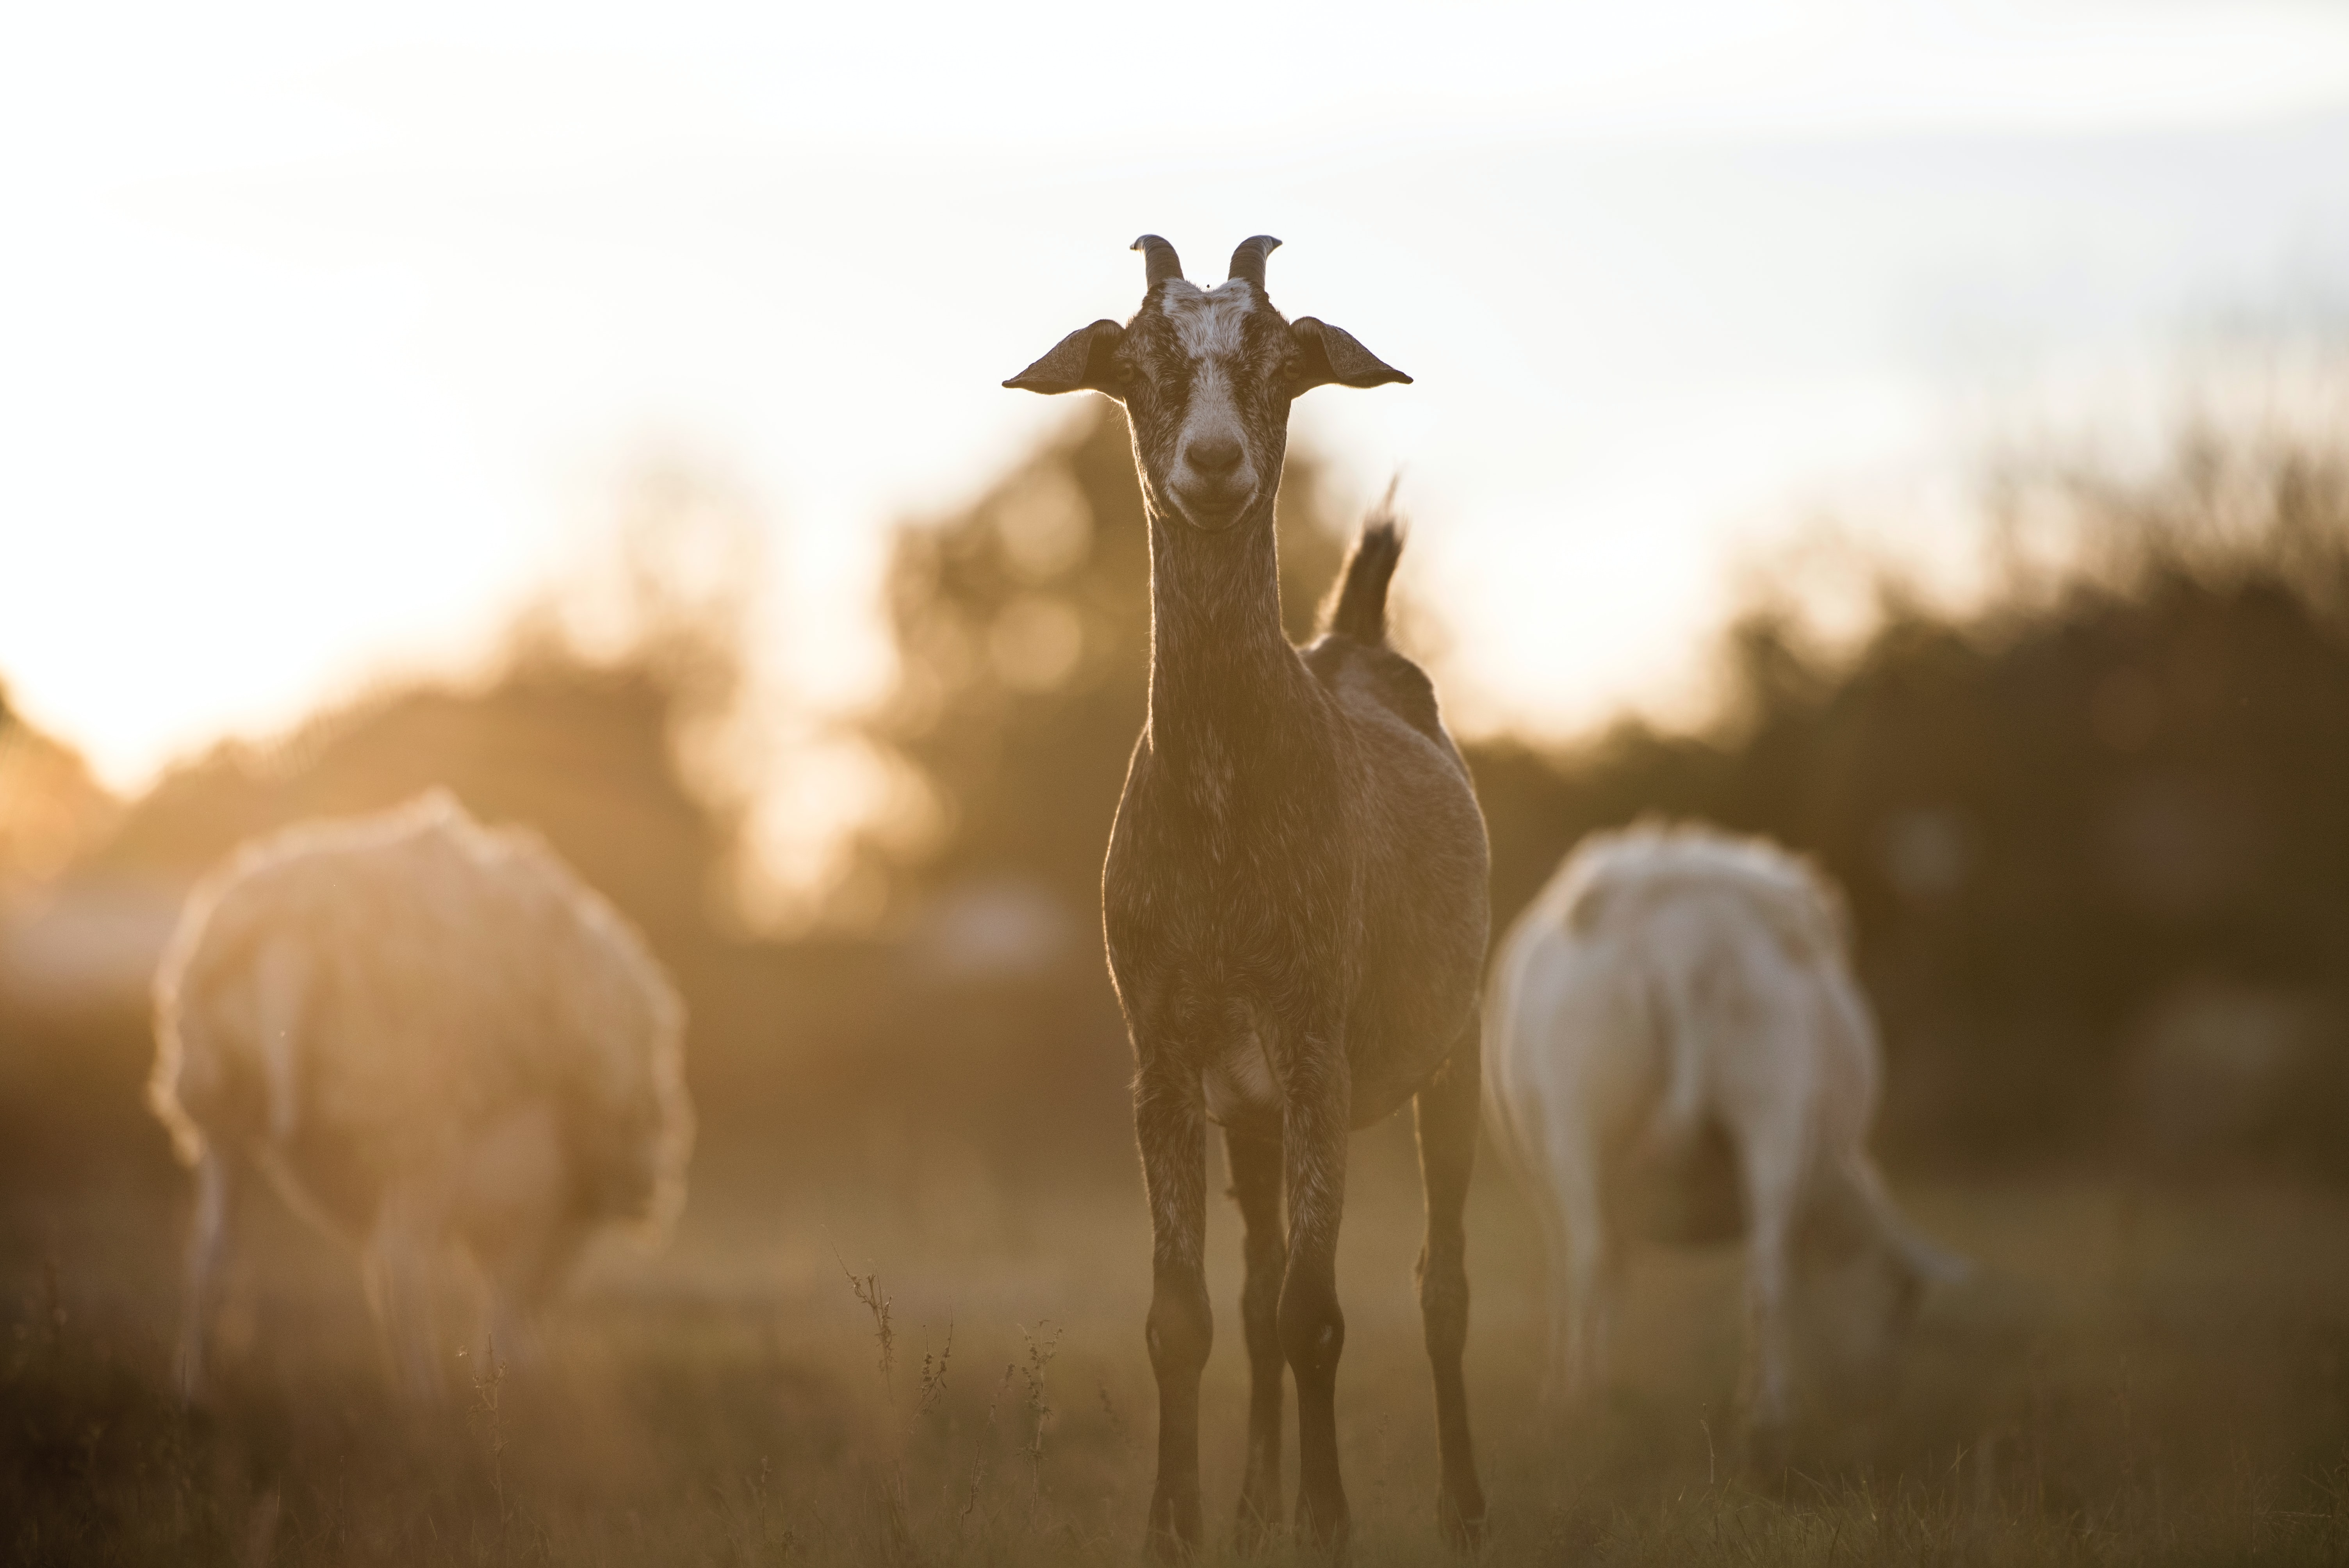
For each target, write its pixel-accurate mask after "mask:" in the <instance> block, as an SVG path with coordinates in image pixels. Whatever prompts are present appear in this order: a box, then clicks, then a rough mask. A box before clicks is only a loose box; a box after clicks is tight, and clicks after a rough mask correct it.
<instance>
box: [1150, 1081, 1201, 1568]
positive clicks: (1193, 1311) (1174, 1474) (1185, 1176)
mask: <svg viewBox="0 0 2349 1568" xmlns="http://www.w3.org/2000/svg"><path fill="white" fill-rule="evenodd" d="M1133 1130H1134V1136H1135V1139H1136V1140H1137V1141H1138V1142H1139V1143H1140V1144H1141V1146H1142V1171H1143V1181H1144V1184H1145V1185H1146V1186H1147V1187H1148V1188H1149V1191H1150V1240H1151V1260H1150V1275H1151V1288H1150V1320H1149V1330H1148V1339H1149V1342H1150V1369H1151V1371H1152V1372H1153V1373H1154V1374H1155V1375H1156V1377H1157V1380H1158V1480H1157V1484H1156V1485H1155V1487H1154V1488H1153V1490H1152V1491H1151V1497H1150V1526H1149V1532H1148V1535H1147V1537H1146V1539H1145V1542H1144V1544H1145V1546H1146V1548H1147V1550H1148V1552H1149V1553H1150V1555H1151V1556H1152V1557H1154V1558H1156V1559H1158V1560H1160V1561H1162V1562H1163V1561H1174V1560H1180V1559H1182V1558H1185V1557H1187V1556H1188V1555H1189V1554H1190V1553H1191V1552H1192V1551H1193V1550H1194V1549H1195V1548H1196V1547H1197V1545H1198V1543H1199V1375H1200V1373H1201V1372H1202V1371H1204V1370H1205V1369H1206V1365H1207V1350H1208V1347H1209V1346H1211V1345H1212V1344H1213V1343H1214V1341H1215V1333H1216V1320H1215V1312H1214V1309H1213V1308H1211V1307H1210V1306H1209V1305H1208V1304H1207V1274H1206V1260H1205V1257H1204V1255H1203V1254H1204V1253H1205V1250H1206V1232H1207V1203H1206V1185H1207V1141H1206V1132H1207V1125H1206V1106H1205V1104H1204V1103H1203V1099H1202V1095H1201V1090H1200V1086H1199V1079H1198V1075H1197V1073H1196V1071H1193V1072H1191V1073H1190V1074H1188V1075H1187V1077H1186V1075H1185V1073H1184V1072H1183V1071H1182V1070H1181V1069H1180V1068H1178V1067H1176V1066H1175V1065H1174V1064H1173V1063H1171V1062H1169V1061H1167V1060H1166V1058H1165V1057H1164V1056H1163V1055H1154V1054H1153V1053H1150V1052H1148V1051H1145V1052H1144V1054H1143V1064H1142V1070H1141V1073H1140V1074H1139V1075H1138V1077H1137V1078H1135V1080H1134V1088H1133Z"/></svg>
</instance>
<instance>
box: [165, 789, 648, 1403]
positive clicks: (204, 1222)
mask: <svg viewBox="0 0 2349 1568" xmlns="http://www.w3.org/2000/svg"><path fill="white" fill-rule="evenodd" d="M154 1001H155V1041H156V1056H155V1069H154V1074H153V1077H152V1078H151V1079H150V1083H149V1088H148V1099H149V1102H150V1104H151V1105H152V1106H153V1108H154V1110H155V1113H156V1115H157V1116H159V1117H160V1118H161V1119H162V1120H163V1122H164V1124H165V1126H167V1127H168V1128H169V1129H170V1130H171V1140H172V1143H173V1144H174V1145H175V1147H176V1148H177V1150H178V1151H179V1155H180V1158H181V1160H182V1161H185V1162H187V1163H188V1164H190V1165H192V1166H193V1167H194V1168H195V1171H196V1209H195V1222H194V1228H193V1234H192V1236H191V1241H190V1243H189V1251H188V1300H187V1317H186V1322H185V1326H184V1330H183V1333H182V1337H181V1348H180V1364H179V1377H180V1383H181V1390H182V1392H183V1393H184V1394H186V1395H187V1396H189V1397H190V1398H194V1397H197V1396H199V1395H200V1394H201V1393H202V1389H203V1386H204V1382H205V1377H206V1371H207V1367H206V1362H207V1358H208V1355H209V1348H210V1343H211V1339H212V1329H213V1322H214V1319H215V1317H216V1316H217V1314H218V1310H219V1306H220V1303H221V1295H222V1271H223V1265H224V1264H225V1262H226V1260H227V1254H228V1251H229V1248H230V1245H231V1224H232V1219H233V1213H234V1210H235V1199H236V1195H237V1192H238V1191H239V1189H240V1187H241V1186H242V1185H243V1181H244V1179H245V1178H246V1176H247V1173H248V1172H249V1171H254V1170H258V1171H263V1172H265V1173H266V1174H267V1175H268V1176H269V1178H270V1179H271V1181H272V1183H273V1184H274V1186H275V1187H276V1188H277V1189H278V1191H280V1192H281V1193H282V1194H283V1195H284V1196H285V1200H286V1202H288V1203H289V1204H290V1205H291V1206H292V1207H293V1208H294V1209H295V1211H296V1212H299V1213H301V1214H302V1215H303V1216H305V1218H306V1219H308V1220H310V1221H312V1222H315V1223H316V1224H317V1225H319V1226H320V1227H322V1228H324V1229H325V1230H326V1231H327V1232H329V1233H332V1234H335V1235H336V1236H339V1237H342V1238H345V1239H347V1240H349V1241H351V1242H354V1243H357V1247H358V1249H359V1254H360V1260H361V1264H362V1267H363V1270H364V1273H365V1277H366V1284H367V1300H368V1303H369V1305H371V1306H372V1307H373V1309H374V1311H375V1315H376V1320H377V1322H378V1326H380V1328H381V1330H382V1332H383V1336H384V1340H385V1344H386V1346H387V1349H388V1353H389V1355H390V1357H391V1360H392V1364H393V1369H394V1372H395V1375H396V1376H397V1377H398V1379H399V1380H400V1382H401V1383H402V1384H403V1385H404V1386H405V1387H406V1388H407V1389H408V1390H409V1392H410V1393H411V1394H412V1395H414V1396H415V1397H417V1398H421V1399H426V1400H430V1399H433V1398H438V1397H439V1396H440V1392H441V1389H442V1383H441V1376H442V1365H441V1362H440V1357H439V1356H438V1353H437V1348H436V1347H437V1345H438V1335H437V1331H436V1326H435V1323H434V1314H433V1298H434V1295H435V1289H434V1282H435V1276H436V1264H439V1263H440V1261H441V1259H442V1258H443V1256H444V1255H445V1253H447V1251H448V1250H449V1247H450V1243H457V1244H460V1245H461V1246H462V1247H463V1249H464V1250H465V1251H466V1252H467V1253H470V1254H471V1257H472V1259H473V1260H474V1262H475V1263H476V1264H478V1265H479V1270H480V1273H481V1277H482V1281H483V1283H484V1284H485V1285H486V1288H487V1296H488V1326H489V1328H490V1330H491V1332H492V1335H493V1336H494V1340H495V1343H496V1345H497V1346H498V1348H499V1351H500V1354H501V1355H504V1354H507V1353H509V1351H512V1352H516V1353H519V1352H523V1351H524V1350H526V1348H527V1346H528V1343H529V1341H528V1337H527V1336H528V1332H529V1320H530V1316H531V1315H532V1313H533V1309H534V1308H535V1307H536V1306H537V1305H538V1304H539V1303H541V1302H542V1301H543V1299H544V1298H545V1297H546V1296H547V1295H548V1294H549V1293H550V1292H551V1291H552V1290H553V1289H554V1287H555V1286H556V1285H558V1284H560V1283H561V1282H562V1280H563V1277H564V1274H566V1272H567V1271H568V1269H569V1267H570V1265H571V1264H572V1263H573V1261H574V1259H575V1258H576V1256H577V1255H578V1253H579V1251H580V1248H581V1246H582V1244H583V1243H585V1241H586V1239H587V1238H588V1236H589V1235H590V1234H591V1233H594V1232H595V1230H596V1229H597V1228H598V1227H599V1226H602V1225H605V1224H607V1223H614V1222H633V1223H634V1224H636V1226H638V1227H639V1228H641V1229H642V1230H643V1231H644V1232H646V1233H647V1234H649V1235H653V1236H658V1235H660V1234H662V1233H665V1232H666V1230H667V1226H668V1225H669V1224H670V1222H672V1221H673V1220H674V1218H675V1216H676V1214H677V1212H678V1209H679V1207H680V1206H681V1205H682V1203H683V1202H684V1194H685V1167H686V1160H687V1156H688V1153H689V1152H690V1150H691V1148H692V1143H693V1114H692V1109H691V1107H690V1105H689V1104H688V1099H687V1097H686V1091H685V1083H684V1077H683V1036H684V1028H685V1009H684V1006H683V1004H682V1003H681V1002H680V1001H679V1000H678V995H677V993H676V991H675V990H674V989H673V988H672V987H671V986H670V985H669V983H668V980H667V977H666V976H665V975H663V974H662V972H661V969H660V966H659V965H658V964H657V962H656V961H655V960H654V958H653V957H652V955H651V954H650V953H649V952H647V949H646V947H645V944H644V942H643V940H642V939H641V938H640V937H639V936H638V935H637V934H636V931H635V930H634V929H633V928H631V927H630V926H629V924H628V923H627V922H626V920H625V919H623V918H622V917H621V916H620V915H619V914H618V913H616V911H614V910H613V908H612V907H611V905H610V904H608V903H605V901H604V899H603V898H602V897H600V896H599V895H597V894H596V893H595V892H594V891H593V890H591V889H590V888H588V887H587V886H586V885H585V883H583V882H581V881H580V880H579V878H578V877H577V876H576V875H575V874H574V873H573V872H572V871H571V870H570V868H569V867H567V866H565V865H564V863H563V861H561V860H559V859H558V858H557V857H556V856H555V854H554V851H551V850H550V849H548V848H547V846H546V845H545V844H544V843H543V842H542V841H540V840H539V839H538V838H536V837H535V836H534V835H533V834H530V833H527V832H523V831H518V830H512V829H499V830H491V829H486V828H483V827H482V826H481V825H480V824H479V823H477V822H475V821H474V820H472V819H471V818H470V817H469V816H467V815H466V814H465V811H464V810H463V809H462V808H461V807H460V806H459V805H458V804H457V802H456V801H455V800H454V799H452V798H450V796H449V795H447V794H446V793H443V792H441V791H438V790H435V791H433V792H431V793H429V794H427V795H424V796H421V797H419V798H418V799H415V800H412V801H410V802H409V803H408V804H407V805H404V806H402V807H399V808H398V809H397V810H391V811H388V812H384V813H382V814H380V815H377V816H373V817H364V818H357V819H353V820H341V821H324V822H315V823H305V824H302V825H299V826H296V827H293V828H289V829H286V830H283V831H281V832H277V833H274V834H271V835H269V836H267V837H264V838H262V839H258V840H255V841H253V842H251V843H248V844H246V845H244V846H243V847H242V848H240V849H239V850H238V851H236V852H235V853H234V854H233V855H232V856H231V857H230V858H229V860H228V861H226V862H225V863H224V864H223V865H222V866H221V867H220V868H218V869H217V870H215V871H214V872H212V874H211V875H210V876H208V877H207V878H206V879H205V880H204V881H203V882H202V883H200V884H199V885H198V886H197V888H196V889H195V891H194V892H192V893H191V895H190V896H189V899H188V903H187V907H186V909H185V911H184V913H182V914H181V920H180V923H179V926H178V929H177V930H176V932H175V933H174V934H173V935H172V939H171V945H170V947H169V948H168V949H167V950H166V952H165V954H164V957H163V961H162V965H161V966H160V970H159V971H158V973H157V975H156V978H155V995H154Z"/></svg>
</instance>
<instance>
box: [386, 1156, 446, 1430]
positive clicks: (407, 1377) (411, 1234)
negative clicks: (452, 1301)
mask: <svg viewBox="0 0 2349 1568" xmlns="http://www.w3.org/2000/svg"><path fill="white" fill-rule="evenodd" d="M440 1219H441V1211H440V1207H439V1206H438V1205H435V1204H430V1203H428V1202H425V1201H423V1200H422V1199H421V1197H420V1196H419V1194H417V1193H415V1192H412V1191H398V1190H395V1191H392V1192H391V1193H389V1194H388V1195H387V1196H386V1198H385V1200H384V1204H383V1208H382V1211H381V1212H380V1213H379V1214H378V1217H377V1220H376V1224H375V1228H374V1230H373V1232H372V1233H370V1234H369V1235H368V1237H367V1252H366V1268H367V1305H368V1306H369V1307H371V1308H373V1309H374V1312H375V1319H376V1324H377V1326H378V1329H379V1330H380V1331H381V1333H382V1336H383V1340H384V1346H385V1350H386V1352H387V1354H388V1359H389V1361H390V1363H391V1372H392V1376H393V1378H394V1380H395V1381H396V1382H397V1383H398V1386H399V1387H400V1388H401V1389H402V1390H403V1391H404V1392H405V1393H406V1394H407V1395H408V1397H409V1398H410V1399H411V1400H413V1401H414V1402H415V1403H417V1404H419V1405H428V1406H429V1405H438V1404H440V1403H442V1402H443V1401H444V1400H445V1399H446V1398H447V1394H448V1389H447V1387H446V1385H445V1384H444V1383H443V1382H442V1381H441V1369H440V1363H439V1360H438V1358H437V1354H436V1351H435V1348H434V1347H435V1346H436V1344H437V1343H438V1341H439V1338H440V1336H439V1334H438V1332H437V1329H438V1324H437V1321H436V1319H437V1314H436V1312H435V1305H436V1304H435V1302H434V1301H433V1296H432V1285H433V1280H432V1273H433V1269H432V1265H433V1263H434V1260H435V1255H436V1253H438V1252H439V1250H440V1245H441V1243H442V1237H443V1231H442V1227H441V1224H440Z"/></svg>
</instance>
